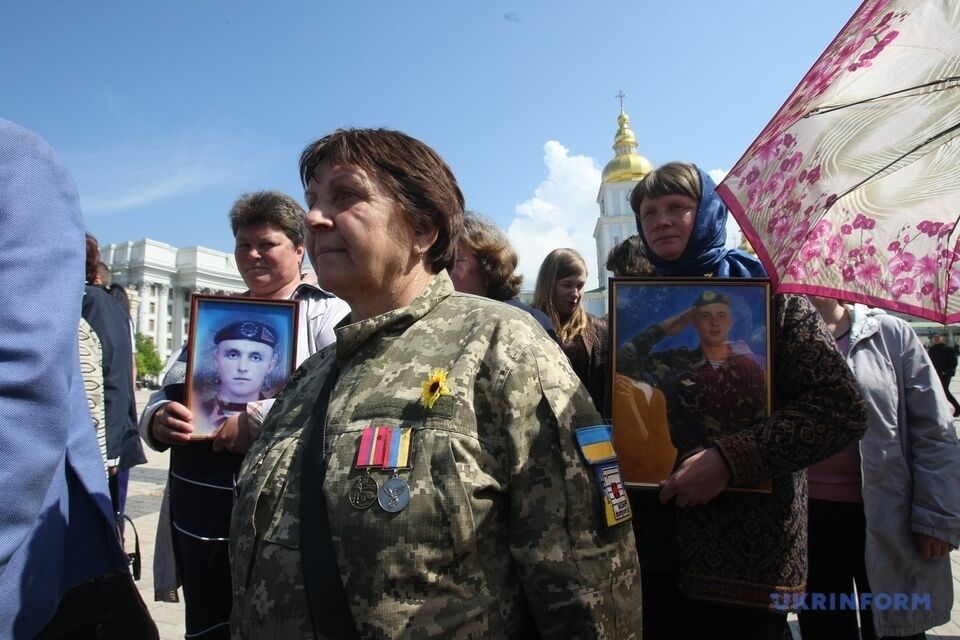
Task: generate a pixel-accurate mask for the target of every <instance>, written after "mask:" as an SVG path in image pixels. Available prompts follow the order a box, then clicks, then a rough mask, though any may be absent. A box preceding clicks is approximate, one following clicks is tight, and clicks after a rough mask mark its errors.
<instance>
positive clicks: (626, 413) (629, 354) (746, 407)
mask: <svg viewBox="0 0 960 640" xmlns="http://www.w3.org/2000/svg"><path fill="white" fill-rule="evenodd" d="M609 291H610V293H609V295H610V336H611V343H612V344H611V364H612V366H611V370H612V375H613V380H612V381H611V387H610V388H611V389H612V393H611V402H612V415H613V440H614V447H615V448H616V450H617V453H618V454H619V456H620V464H621V466H622V468H623V478H624V482H625V483H626V485H627V486H630V487H659V483H660V482H661V481H662V480H666V479H667V478H668V477H669V476H670V474H671V473H673V471H675V470H676V469H677V467H679V465H680V463H681V462H683V461H684V460H685V459H687V458H688V457H690V456H692V455H694V454H696V453H698V452H700V451H703V450H704V449H706V448H709V447H710V446H712V445H713V443H714V442H715V441H716V440H717V439H718V438H722V437H723V436H725V435H729V434H732V433H736V432H738V431H741V430H743V429H748V428H752V427H756V426H757V425H758V424H760V423H761V422H762V421H763V420H765V419H766V418H767V417H769V416H770V412H771V407H772V390H771V388H770V378H771V375H770V374H771V346H770V326H771V324H770V313H771V311H770V283H769V281H767V280H755V279H741V278H736V279H733V278H730V279H717V278H696V279H680V278H664V279H658V278H613V279H611V280H610V287H609ZM731 489H733V490H741V491H761V492H764V491H769V490H770V484H769V482H768V481H767V482H763V483H758V484H753V485H750V486H742V487H731Z"/></svg>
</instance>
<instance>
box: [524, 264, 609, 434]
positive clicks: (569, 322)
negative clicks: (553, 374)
mask: <svg viewBox="0 0 960 640" xmlns="http://www.w3.org/2000/svg"><path fill="white" fill-rule="evenodd" d="M586 283H587V263H586V262H584V260H583V256H581V255H580V254H579V253H578V252H577V251H576V250H575V249H554V250H553V251H551V252H550V253H548V254H547V257H546V258H544V259H543V262H542V263H541V265H540V272H539V274H538V275H537V286H536V289H534V292H533V306H534V307H536V308H537V309H540V310H541V311H543V312H544V313H545V314H547V317H548V318H550V321H551V322H552V323H553V327H554V329H556V330H557V336H559V338H560V347H561V348H562V349H563V352H564V353H565V354H567V358H569V359H570V365H571V366H572V367H573V371H574V373H576V374H577V377H578V378H580V382H582V383H583V386H585V387H586V388H587V391H588V392H589V393H590V397H591V398H593V404H594V406H595V407H596V408H597V411H599V412H600V414H601V415H607V413H608V410H609V408H608V406H607V405H608V404H609V402H608V398H607V378H608V377H609V376H610V370H609V367H608V357H607V351H608V348H607V321H606V320H605V319H603V318H598V317H596V316H594V315H592V314H589V313H587V311H586V309H584V308H583V305H582V304H581V303H582V301H583V287H584V285H586Z"/></svg>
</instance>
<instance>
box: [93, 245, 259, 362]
mask: <svg viewBox="0 0 960 640" xmlns="http://www.w3.org/2000/svg"><path fill="white" fill-rule="evenodd" d="M100 259H101V260H102V261H103V262H104V263H105V264H106V265H107V266H108V267H109V268H110V271H111V273H112V274H113V282H115V283H117V284H119V285H122V286H123V287H125V288H126V290H127V293H128V295H129V296H130V303H131V305H130V306H131V308H130V314H131V316H132V317H133V322H134V326H135V329H136V331H137V333H142V334H144V335H147V336H150V337H151V338H153V342H154V344H156V345H157V351H158V353H159V354H160V358H161V359H163V360H166V359H167V358H168V357H169V356H170V353H171V352H172V351H173V350H174V349H177V348H178V347H179V346H180V345H182V344H183V343H184V341H185V340H186V339H187V335H188V330H189V323H190V296H191V295H192V294H194V293H207V294H211V293H212V294H236V293H242V292H244V291H246V290H247V286H246V285H245V284H244V283H243V279H242V278H241V277H240V272H239V271H238V270H237V263H236V261H235V260H234V257H233V254H230V253H224V252H223V251H216V250H214V249H208V248H206V247H189V248H186V249H177V248H176V247H172V246H170V245H168V244H164V243H162V242H157V241H156V240H150V239H143V240H139V241H137V242H125V243H122V244H119V245H117V244H110V245H107V246H105V247H100Z"/></svg>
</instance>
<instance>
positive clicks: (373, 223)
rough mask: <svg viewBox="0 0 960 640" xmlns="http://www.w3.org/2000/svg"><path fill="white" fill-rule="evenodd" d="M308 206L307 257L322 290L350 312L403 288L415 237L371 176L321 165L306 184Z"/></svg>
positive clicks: (384, 191)
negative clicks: (358, 304)
mask: <svg viewBox="0 0 960 640" xmlns="http://www.w3.org/2000/svg"><path fill="white" fill-rule="evenodd" d="M306 202H307V209H308V211H307V217H306V226H307V238H306V245H307V252H308V253H309V254H310V259H311V260H312V261H313V265H314V268H315V269H316V271H317V279H318V280H319V282H320V286H321V287H323V288H324V289H326V290H328V291H331V292H333V293H334V294H336V295H338V296H340V297H341V298H343V299H344V300H346V301H347V302H348V303H350V304H351V306H353V305H354V301H360V302H362V303H363V306H367V307H369V306H372V307H376V306H377V305H376V302H377V300H376V298H377V297H378V296H386V295H389V294H390V292H391V291H393V290H395V288H396V287H397V286H402V283H403V281H404V280H405V277H406V275H407V274H409V273H410V271H411V269H412V268H413V264H414V262H415V261H416V260H417V259H416V258H415V256H416V249H415V247H414V241H415V239H417V236H415V234H414V233H413V230H412V229H411V228H410V225H409V224H408V223H407V221H406V220H405V218H404V216H403V212H402V211H401V210H400V207H399V205H398V204H397V203H396V202H395V201H394V200H393V198H392V197H391V196H390V195H389V194H388V193H387V191H386V190H385V189H384V188H383V187H381V185H380V184H379V182H378V181H377V180H375V179H374V178H373V176H371V175H369V174H368V173H367V172H366V171H365V170H363V169H361V168H359V167H351V166H348V165H336V166H331V165H330V164H329V163H321V164H320V165H319V166H318V167H317V170H316V172H315V173H314V176H313V178H311V179H310V182H309V183H308V184H307V190H306ZM425 248H428V246H427V247H424V249H425Z"/></svg>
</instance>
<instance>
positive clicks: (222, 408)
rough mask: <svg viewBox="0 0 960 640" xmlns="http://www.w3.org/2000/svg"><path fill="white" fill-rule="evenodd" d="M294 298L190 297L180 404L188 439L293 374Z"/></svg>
mask: <svg viewBox="0 0 960 640" xmlns="http://www.w3.org/2000/svg"><path fill="white" fill-rule="evenodd" d="M296 345H297V302H295V301H292V300H261V299H255V298H242V297H227V296H211V295H195V296H193V298H192V304H191V310H190V335H189V340H188V343H187V349H189V357H188V359H187V378H186V381H185V385H184V395H185V398H184V401H185V402H184V403H185V404H186V405H187V407H189V409H190V411H191V412H192V413H193V426H194V431H193V438H195V439H206V438H210V437H211V436H212V435H213V434H214V433H215V432H216V431H217V429H218V428H219V427H220V425H221V424H223V422H224V421H225V420H226V419H227V418H229V417H230V416H232V415H236V414H238V413H241V412H243V411H245V410H246V406H247V403H249V402H255V401H258V400H265V399H268V398H273V397H275V396H276V395H277V394H278V393H279V392H280V389H281V388H282V387H283V385H284V383H285V382H286V380H287V378H288V377H290V374H291V373H293V369H294V366H295V362H296V359H295V355H296Z"/></svg>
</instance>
